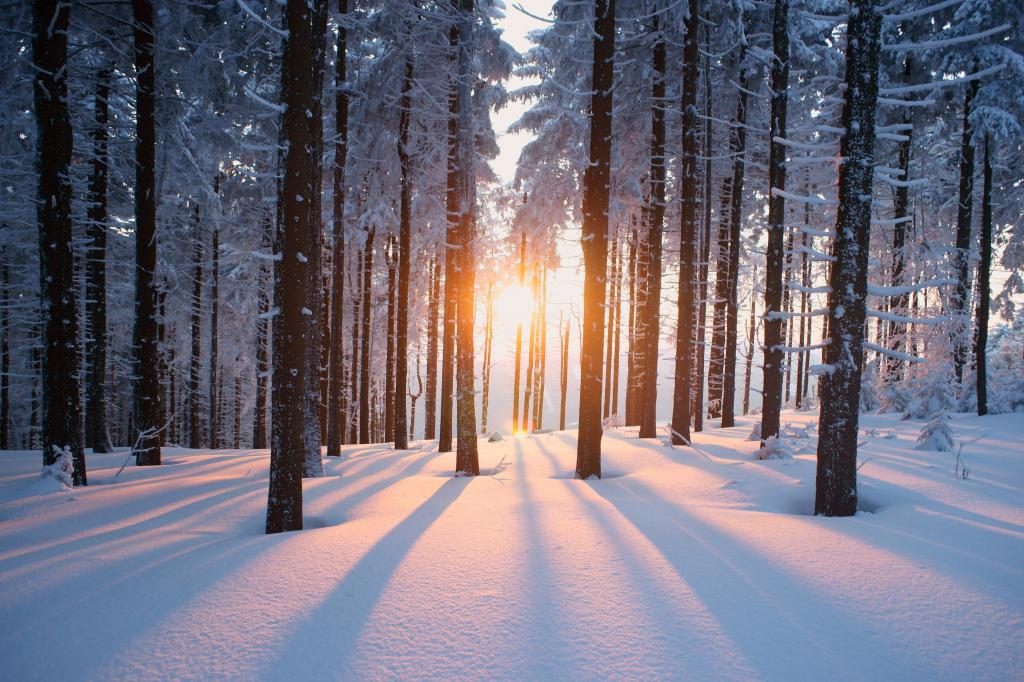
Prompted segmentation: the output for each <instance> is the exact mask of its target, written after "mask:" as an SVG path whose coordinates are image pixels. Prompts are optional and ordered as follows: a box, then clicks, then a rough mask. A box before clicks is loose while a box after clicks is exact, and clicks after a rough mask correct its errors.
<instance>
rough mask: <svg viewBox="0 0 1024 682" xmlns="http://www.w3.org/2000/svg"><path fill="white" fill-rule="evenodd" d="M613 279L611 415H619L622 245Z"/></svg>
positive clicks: (618, 252) (616, 259)
mask: <svg viewBox="0 0 1024 682" xmlns="http://www.w3.org/2000/svg"><path fill="white" fill-rule="evenodd" d="M614 268H615V277H614V278H613V279H612V286H613V287H614V288H615V300H614V301H613V303H612V312H611V316H612V326H613V327H614V328H615V342H614V345H613V347H612V406H611V414H613V415H618V413H619V358H620V356H619V353H620V351H621V350H622V245H621V244H620V245H619V248H618V251H617V254H616V258H615V264H614Z"/></svg>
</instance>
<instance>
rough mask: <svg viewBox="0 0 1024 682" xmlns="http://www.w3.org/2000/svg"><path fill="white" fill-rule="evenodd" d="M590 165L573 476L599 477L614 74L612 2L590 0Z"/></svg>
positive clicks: (585, 208) (585, 183) (585, 180)
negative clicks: (591, 19)
mask: <svg viewBox="0 0 1024 682" xmlns="http://www.w3.org/2000/svg"><path fill="white" fill-rule="evenodd" d="M592 61H593V63H592V69H591V96H590V112H589V114H590V115H589V118H590V148H589V153H588V155H587V158H588V159H589V163H588V165H587V168H586V170H585V171H584V172H583V226H582V231H583V236H582V239H583V267H584V275H583V338H582V350H581V352H580V412H579V414H580V420H579V421H580V426H579V439H578V444H577V448H576V477H577V478H581V479H584V480H586V479H588V478H590V477H591V476H596V477H598V478H601V430H602V426H601V377H602V375H603V372H602V368H601V340H602V339H603V338H604V308H603V306H602V304H603V303H604V288H605V276H606V274H607V268H608V242H607V239H608V200H609V196H608V195H609V188H610V186H611V151H612V85H613V81H614V72H615V0H594V40H593V58H592Z"/></svg>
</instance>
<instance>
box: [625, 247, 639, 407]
mask: <svg viewBox="0 0 1024 682" xmlns="http://www.w3.org/2000/svg"><path fill="white" fill-rule="evenodd" d="M638 240H639V235H638V234H637V231H636V228H633V229H632V230H630V233H629V266H628V267H629V314H628V316H627V319H626V334H627V336H626V343H627V344H628V349H627V351H626V404H625V406H624V410H623V420H622V423H623V424H624V425H625V426H632V425H634V424H635V423H636V389H635V384H636V381H637V376H636V370H637V367H636V310H637V297H638V294H639V292H638V290H637V270H638V261H639V251H640V248H639V247H640V244H639V243H638Z"/></svg>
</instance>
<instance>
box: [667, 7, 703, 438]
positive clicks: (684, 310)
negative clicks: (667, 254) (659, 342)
mask: <svg viewBox="0 0 1024 682" xmlns="http://www.w3.org/2000/svg"><path fill="white" fill-rule="evenodd" d="M699 17H700V3H699V2H698V0H688V11H687V17H686V20H685V24H684V30H685V34H686V35H685V37H684V38H683V90H682V95H681V98H680V108H681V109H682V170H681V173H680V186H681V190H680V194H681V197H680V198H681V205H680V212H679V295H678V297H677V302H676V366H675V376H674V381H675V383H674V386H673V391H672V443H674V444H676V445H688V444H689V443H690V405H691V402H690V401H691V399H692V398H691V387H692V381H693V366H692V363H693V349H692V339H693V333H692V330H693V313H694V310H693V308H694V306H693V274H694V260H695V259H696V256H697V250H696V241H697V229H698V228H697V183H698V179H697V130H698V126H699V122H698V120H697V60H698V59H700V55H699V51H698V49H697V26H698V22H699Z"/></svg>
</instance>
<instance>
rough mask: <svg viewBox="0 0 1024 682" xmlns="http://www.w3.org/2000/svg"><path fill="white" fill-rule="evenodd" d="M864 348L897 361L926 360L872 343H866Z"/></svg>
mask: <svg viewBox="0 0 1024 682" xmlns="http://www.w3.org/2000/svg"><path fill="white" fill-rule="evenodd" d="M864 348H865V349H867V350H873V351H875V352H876V353H881V354H882V355H887V356H889V357H890V358H896V359H897V360H903V361H904V362H924V358H919V357H917V356H916V355H911V354H910V353H903V352H900V351H898V350H892V349H890V348H886V347H885V346H879V345H878V344H877V343H871V342H870V341H865V342H864Z"/></svg>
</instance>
